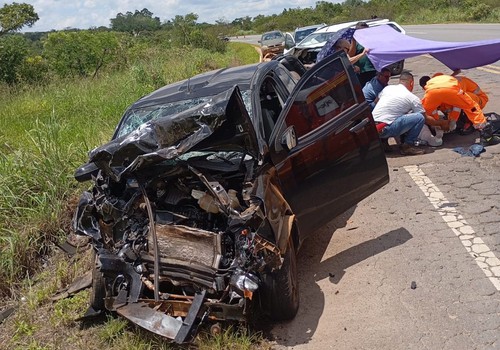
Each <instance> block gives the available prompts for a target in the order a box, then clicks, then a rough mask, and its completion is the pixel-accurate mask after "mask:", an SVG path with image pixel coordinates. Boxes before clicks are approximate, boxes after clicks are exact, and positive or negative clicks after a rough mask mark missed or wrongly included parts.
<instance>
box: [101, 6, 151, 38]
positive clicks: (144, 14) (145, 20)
mask: <svg viewBox="0 0 500 350" xmlns="http://www.w3.org/2000/svg"><path fill="white" fill-rule="evenodd" d="M160 28H161V22H160V18H159V17H154V18H153V13H152V12H151V11H149V10H148V9H146V8H144V9H142V10H141V11H139V10H135V12H134V13H132V12H130V11H129V12H127V13H126V14H122V13H119V14H117V15H116V18H111V29H113V30H115V31H117V32H127V33H130V34H132V35H139V33H141V32H151V31H155V30H158V29H160Z"/></svg>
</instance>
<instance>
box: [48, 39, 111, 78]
mask: <svg viewBox="0 0 500 350" xmlns="http://www.w3.org/2000/svg"><path fill="white" fill-rule="evenodd" d="M118 51H119V40H118V37H117V33H113V32H99V31H77V32H54V33H50V34H49V36H48V37H47V39H46V40H45V43H44V55H45V57H47V60H48V62H49V64H50V67H51V68H52V69H53V70H55V71H56V72H57V73H58V74H59V75H61V76H81V77H87V76H93V77H94V76H96V74H97V73H98V71H99V70H100V69H101V68H102V67H103V66H105V65H106V64H109V63H111V62H113V63H115V64H116V63H117V62H118V61H119V60H120V55H119V54H118Z"/></svg>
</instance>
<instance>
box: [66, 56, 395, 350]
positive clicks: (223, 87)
mask: <svg viewBox="0 0 500 350" xmlns="http://www.w3.org/2000/svg"><path fill="white" fill-rule="evenodd" d="M292 71H293V72H292ZM75 177H76V179H77V180H79V181H86V180H92V186H91V188H90V189H89V190H88V191H86V192H84V193H83V194H82V196H81V198H80V201H79V204H78V207H77V210H76V212H75V216H74V219H73V229H74V231H75V232H76V233H77V234H80V235H86V236H89V237H91V242H92V246H93V251H94V252H95V255H94V258H95V268H94V271H93V282H92V286H93V291H92V293H91V300H90V308H89V311H88V312H87V314H88V315H92V314H96V313H99V312H103V311H105V310H108V311H114V312H116V313H117V314H119V315H121V316H123V317H125V318H127V319H129V320H130V321H132V322H133V323H135V324H137V325H139V326H141V327H143V328H146V329H148V330H150V331H152V332H155V333H157V334H159V335H162V336H164V337H166V338H169V339H171V340H173V341H175V342H177V343H184V342H189V341H191V340H192V339H193V337H194V336H195V335H196V331H197V328H198V327H199V326H200V325H201V324H204V323H205V324H207V325H209V324H210V323H213V324H216V323H218V322H222V321H229V322H245V321H248V318H249V317H251V315H252V310H260V311H262V312H264V313H265V314H267V315H268V316H269V317H270V318H271V319H273V320H277V321H279V320H287V319H291V318H293V317H294V316H295V315H296V313H297V310H298V307H299V287H298V281H297V262H296V253H297V251H298V249H299V248H300V246H301V243H302V242H303V240H304V239H305V238H306V237H307V236H310V235H312V236H314V234H315V230H317V229H318V228H319V227H321V226H322V225H324V224H325V223H327V222H328V221H330V220H332V219H333V218H335V217H336V216H338V215H339V214H341V213H342V212H344V211H345V210H347V209H348V208H350V207H352V206H353V205H355V204H356V203H357V202H359V201H360V200H362V199H363V198H365V197H367V196H369V195H370V194H371V193H373V192H374V191H376V190H377V189H379V188H380V187H382V186H383V185H385V184H386V183H387V182H388V170H387V162H386V159H385V155H384V152H383V150H382V147H381V144H380V141H379V138H378V134H377V131H376V128H375V124H374V121H373V118H372V115H371V112H370V108H369V106H368V104H367V103H366V102H365V101H364V97H363V94H362V91H361V86H360V85H359V82H358V80H357V78H356V75H355V73H354V71H353V69H352V66H351V64H350V63H349V61H348V59H347V56H346V55H345V54H344V53H339V54H335V55H332V56H329V57H327V58H326V59H325V60H323V61H321V62H320V63H319V64H317V65H315V66H314V67H313V68H312V69H310V70H308V71H306V70H305V69H303V66H302V64H301V63H300V62H299V61H298V60H297V59H295V58H293V57H287V58H285V59H283V60H281V61H277V60H275V61H270V62H264V63H259V64H253V65H246V66H240V67H232V68H226V69H219V70H215V71H211V72H208V73H203V74H200V75H197V76H195V77H193V78H190V79H187V80H184V81H181V82H177V83H174V84H171V85H168V86H165V87H163V88H161V89H159V90H157V91H154V92H153V93H151V94H149V95H147V96H145V97H143V98H141V99H139V100H138V101H137V102H135V103H134V104H132V105H131V106H130V107H129V108H128V109H127V110H126V112H125V113H124V115H123V117H122V119H121V120H120V122H119V124H118V126H117V128H116V131H115V133H114V135H113V137H112V140H111V141H110V142H109V143H107V144H105V145H103V146H100V147H98V148H96V149H94V150H92V151H91V152H90V153H89V160H88V163H87V164H85V165H83V166H82V167H81V168H79V169H77V170H76V172H75Z"/></svg>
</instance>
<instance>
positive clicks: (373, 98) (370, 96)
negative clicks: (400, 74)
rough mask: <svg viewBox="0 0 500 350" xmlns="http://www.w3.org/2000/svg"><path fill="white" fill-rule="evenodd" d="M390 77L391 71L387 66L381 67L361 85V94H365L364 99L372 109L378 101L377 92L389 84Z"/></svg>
mask: <svg viewBox="0 0 500 350" xmlns="http://www.w3.org/2000/svg"><path fill="white" fill-rule="evenodd" d="M390 78H391V71H390V70H389V69H388V68H382V70H381V71H380V72H377V75H376V76H374V77H373V78H372V79H370V80H369V81H368V82H367V83H366V85H365V86H364V87H363V95H365V100H366V102H368V104H369V105H370V107H371V108H372V110H373V108H375V104H376V103H377V101H378V94H380V91H382V89H383V88H385V87H386V86H387V84H389V79H390Z"/></svg>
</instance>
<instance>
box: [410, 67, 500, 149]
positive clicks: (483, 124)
mask: <svg viewBox="0 0 500 350" xmlns="http://www.w3.org/2000/svg"><path fill="white" fill-rule="evenodd" d="M419 84H420V86H422V87H423V89H424V90H425V95H424V97H423V98H422V105H423V106H424V108H425V111H426V114H427V115H429V116H432V117H433V118H434V119H435V120H439V119H440V118H439V114H438V111H441V112H443V113H446V114H447V118H448V120H450V121H454V122H456V121H457V120H458V118H459V116H460V113H461V111H463V112H464V113H465V114H466V116H467V118H468V119H469V121H470V122H471V123H472V125H473V127H474V129H476V130H479V132H480V141H481V143H482V144H483V145H494V144H497V143H500V137H498V136H497V135H494V134H493V127H492V125H491V124H489V123H488V122H487V120H486V117H485V116H484V113H483V111H482V109H481V107H480V106H479V104H478V103H477V102H476V101H474V100H473V99H472V98H471V97H470V96H469V95H468V94H466V93H465V92H464V90H463V89H462V88H461V86H460V84H459V82H458V80H457V79H456V78H455V77H453V76H451V75H445V74H441V75H437V76H434V77H433V78H430V77H429V76H423V77H421V78H420V80H419Z"/></svg>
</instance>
